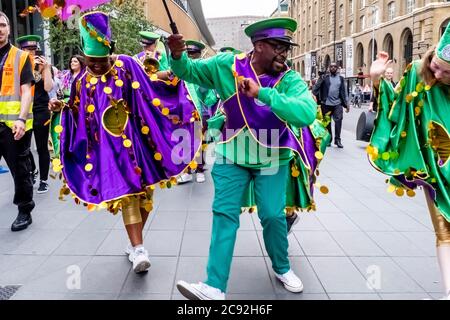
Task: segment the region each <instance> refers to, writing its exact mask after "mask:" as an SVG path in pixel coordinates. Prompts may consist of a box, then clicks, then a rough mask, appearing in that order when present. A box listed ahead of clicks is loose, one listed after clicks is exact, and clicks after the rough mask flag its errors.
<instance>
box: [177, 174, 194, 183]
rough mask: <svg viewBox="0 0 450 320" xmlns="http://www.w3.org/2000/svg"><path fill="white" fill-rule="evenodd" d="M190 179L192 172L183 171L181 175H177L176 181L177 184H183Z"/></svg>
mask: <svg viewBox="0 0 450 320" xmlns="http://www.w3.org/2000/svg"><path fill="white" fill-rule="evenodd" d="M190 181H192V174H190V173H183V174H182V175H180V176H178V178H177V182H178V184H183V183H187V182H190Z"/></svg>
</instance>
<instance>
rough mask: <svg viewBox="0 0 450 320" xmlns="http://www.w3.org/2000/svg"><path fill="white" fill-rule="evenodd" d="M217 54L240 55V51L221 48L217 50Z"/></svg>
mask: <svg viewBox="0 0 450 320" xmlns="http://www.w3.org/2000/svg"><path fill="white" fill-rule="evenodd" d="M219 52H221V53H232V54H241V53H242V51H241V50H237V49H235V48H233V47H222V48H220V49H219Z"/></svg>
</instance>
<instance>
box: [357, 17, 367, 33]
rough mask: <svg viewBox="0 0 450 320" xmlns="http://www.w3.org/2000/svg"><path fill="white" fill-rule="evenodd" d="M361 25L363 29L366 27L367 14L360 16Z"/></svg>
mask: <svg viewBox="0 0 450 320" xmlns="http://www.w3.org/2000/svg"><path fill="white" fill-rule="evenodd" d="M359 25H360V28H361V31H363V30H365V29H366V16H361V17H360V18H359Z"/></svg>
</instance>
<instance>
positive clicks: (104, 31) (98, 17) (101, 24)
mask: <svg viewBox="0 0 450 320" xmlns="http://www.w3.org/2000/svg"><path fill="white" fill-rule="evenodd" d="M79 25H80V38H81V50H82V51H83V53H84V54H85V55H86V56H88V57H95V58H103V57H107V56H108V55H109V54H110V53H111V42H112V39H111V38H112V33H111V26H110V24H109V17H108V15H107V14H105V13H103V12H100V11H94V12H89V13H87V14H85V15H83V16H82V17H81V18H80V23H79Z"/></svg>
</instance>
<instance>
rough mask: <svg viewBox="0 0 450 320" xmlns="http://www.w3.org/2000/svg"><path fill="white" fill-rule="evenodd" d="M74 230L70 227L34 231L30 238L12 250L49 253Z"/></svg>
mask: <svg viewBox="0 0 450 320" xmlns="http://www.w3.org/2000/svg"><path fill="white" fill-rule="evenodd" d="M71 232H72V230H68V229H61V230H59V229H56V230H55V229H51V230H42V231H40V232H34V233H33V234H32V235H31V236H30V237H29V238H28V239H26V240H25V241H23V242H22V243H21V244H19V245H18V247H17V248H16V249H14V250H12V251H11V253H13V254H37V255H49V254H51V253H52V252H54V251H55V250H56V249H57V248H58V247H59V246H60V245H61V243H62V242H63V241H64V240H65V239H66V238H67V236H68V235H69V234H70V233H71Z"/></svg>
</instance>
